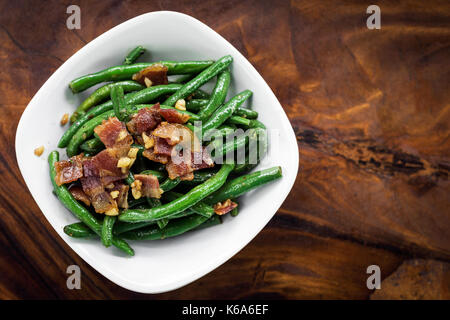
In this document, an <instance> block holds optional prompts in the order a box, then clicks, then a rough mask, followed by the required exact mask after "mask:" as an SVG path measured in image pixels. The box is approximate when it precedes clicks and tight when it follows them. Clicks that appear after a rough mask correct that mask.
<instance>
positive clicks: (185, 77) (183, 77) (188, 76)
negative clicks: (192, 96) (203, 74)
mask: <svg viewBox="0 0 450 320" xmlns="http://www.w3.org/2000/svg"><path fill="white" fill-rule="evenodd" d="M195 76H196V74H194V73H189V74H183V75H181V76H179V77H178V78H176V79H175V80H173V81H171V82H170V83H180V84H184V83H186V82H188V81H189V80H191V79H193V78H194V77H195Z"/></svg>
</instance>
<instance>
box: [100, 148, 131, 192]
mask: <svg viewBox="0 0 450 320" xmlns="http://www.w3.org/2000/svg"><path fill="white" fill-rule="evenodd" d="M117 163H118V159H117V157H116V155H115V150H114V149H105V150H103V151H100V152H99V153H97V155H95V156H94V157H93V158H92V165H93V166H94V167H95V169H94V172H95V173H96V175H98V176H99V177H100V178H101V181H102V183H103V184H104V185H107V184H109V183H111V182H114V181H117V180H121V179H125V178H126V176H127V172H122V170H121V169H120V168H118V167H117Z"/></svg>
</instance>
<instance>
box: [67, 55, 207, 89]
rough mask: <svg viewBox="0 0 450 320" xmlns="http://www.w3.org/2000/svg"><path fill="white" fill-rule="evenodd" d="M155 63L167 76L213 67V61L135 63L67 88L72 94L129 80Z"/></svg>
mask: <svg viewBox="0 0 450 320" xmlns="http://www.w3.org/2000/svg"><path fill="white" fill-rule="evenodd" d="M156 63H161V64H163V65H164V66H166V67H167V68H168V70H167V74H169V75H172V74H187V73H198V72H200V71H202V70H204V69H205V68H208V67H210V66H211V65H213V63H214V62H213V61H180V62H176V61H159V62H152V63H148V62H146V63H135V64H131V65H124V66H115V67H111V68H107V69H104V70H101V71H99V72H96V73H91V74H88V75H85V76H81V77H79V78H77V79H75V80H72V81H71V82H70V84H69V88H70V89H71V90H72V92H73V93H77V92H80V91H83V90H86V89H87V88H90V87H92V86H94V85H96V84H97V83H100V82H106V81H117V80H126V79H131V77H132V76H133V74H135V73H137V72H139V71H140V70H142V69H145V68H147V67H148V66H150V65H152V64H156Z"/></svg>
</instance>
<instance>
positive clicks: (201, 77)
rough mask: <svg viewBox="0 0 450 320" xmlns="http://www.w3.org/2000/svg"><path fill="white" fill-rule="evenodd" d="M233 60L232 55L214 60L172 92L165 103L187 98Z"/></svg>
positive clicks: (172, 103)
mask: <svg viewBox="0 0 450 320" xmlns="http://www.w3.org/2000/svg"><path fill="white" fill-rule="evenodd" d="M232 61H233V58H232V57H231V56H225V57H222V58H220V59H219V60H217V61H216V62H214V63H213V64H212V65H211V66H209V67H208V68H206V69H205V70H203V71H202V72H200V74H198V75H197V76H196V77H195V78H194V79H192V80H191V81H189V82H188V83H186V84H185V85H183V87H182V88H181V89H180V90H178V91H177V92H175V93H174V94H172V95H171V96H170V97H169V98H168V99H167V100H166V101H165V102H164V103H163V104H164V105H166V106H173V105H174V104H175V102H177V101H178V100H179V99H185V98H187V97H188V96H189V95H190V94H192V93H193V92H194V91H195V90H197V89H198V88H200V87H201V86H202V85H204V84H205V83H206V82H208V81H209V80H210V79H211V78H212V77H214V76H215V75H217V74H218V73H219V72H221V71H222V70H225V69H226V68H227V67H228V66H229V65H230V64H231V62H232Z"/></svg>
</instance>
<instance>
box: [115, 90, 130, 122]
mask: <svg viewBox="0 0 450 320" xmlns="http://www.w3.org/2000/svg"><path fill="white" fill-rule="evenodd" d="M111 101H112V103H113V110H114V114H115V115H116V117H117V119H119V120H120V121H126V120H128V119H127V118H128V114H127V109H126V104H125V97H124V93H123V89H122V87H112V89H111Z"/></svg>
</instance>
